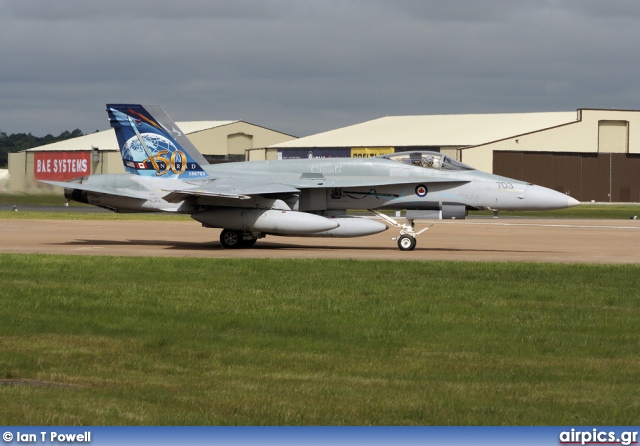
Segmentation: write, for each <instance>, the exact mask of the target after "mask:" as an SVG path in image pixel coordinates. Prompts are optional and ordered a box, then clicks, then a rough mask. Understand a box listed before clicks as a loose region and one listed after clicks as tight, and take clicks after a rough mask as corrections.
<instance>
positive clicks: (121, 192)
mask: <svg viewBox="0 0 640 446" xmlns="http://www.w3.org/2000/svg"><path fill="white" fill-rule="evenodd" d="M39 181H40V182H41V183H47V184H51V185H52V186H58V187H63V188H65V189H74V190H83V191H86V192H94V193H97V194H106V195H114V196H118V197H128V198H139V199H143V200H146V199H147V198H148V194H147V193H145V192H143V191H141V192H140V193H136V192H135V191H133V190H131V189H118V190H115V189H107V188H104V187H99V186H95V185H91V184H81V183H76V182H74V181H45V180H39Z"/></svg>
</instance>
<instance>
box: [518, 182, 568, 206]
mask: <svg viewBox="0 0 640 446" xmlns="http://www.w3.org/2000/svg"><path fill="white" fill-rule="evenodd" d="M525 202H526V207H527V209H531V210H535V209H564V208H568V207H571V206H576V205H578V204H580V202H579V201H578V200H576V199H575V198H572V197H570V196H568V195H566V194H563V193H561V192H557V191H555V190H552V189H548V188H546V187H542V186H536V185H530V186H527V193H526V198H525Z"/></svg>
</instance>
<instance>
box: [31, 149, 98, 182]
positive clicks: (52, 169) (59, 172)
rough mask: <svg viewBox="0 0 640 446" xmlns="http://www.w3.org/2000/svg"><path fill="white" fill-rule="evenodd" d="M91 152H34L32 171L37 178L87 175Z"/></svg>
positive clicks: (89, 168) (56, 178) (62, 178)
mask: <svg viewBox="0 0 640 446" xmlns="http://www.w3.org/2000/svg"><path fill="white" fill-rule="evenodd" d="M90 161H91V152H89V151H84V152H36V153H35V154H34V159H33V173H34V175H35V177H36V179H37V180H72V179H74V178H78V177H82V176H85V175H89V174H90V173H91V172H90V170H91V163H90Z"/></svg>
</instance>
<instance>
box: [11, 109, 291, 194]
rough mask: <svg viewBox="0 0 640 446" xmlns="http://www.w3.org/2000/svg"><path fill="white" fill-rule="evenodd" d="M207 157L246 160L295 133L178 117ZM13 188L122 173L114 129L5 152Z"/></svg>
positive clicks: (33, 187)
mask: <svg viewBox="0 0 640 446" xmlns="http://www.w3.org/2000/svg"><path fill="white" fill-rule="evenodd" d="M177 124H178V126H179V127H180V129H181V130H182V131H183V132H184V133H185V135H187V137H188V138H189V140H191V142H192V143H193V144H194V145H195V146H196V147H197V148H198V150H199V151H200V152H201V153H202V154H203V155H204V157H205V158H207V160H208V161H209V162H210V163H216V162H224V161H244V160H245V153H246V151H247V150H250V149H253V148H254V147H266V146H269V145H272V144H275V143H279V142H283V141H288V140H290V139H293V138H295V137H294V136H291V135H287V134H285V133H281V132H277V131H274V130H270V129H267V128H264V127H260V126H257V125H254V124H250V123H247V122H244V121H189V122H178V123H177ZM9 173H10V175H9V184H8V189H9V190H10V191H11V192H41V193H42V192H48V191H53V190H54V187H53V186H49V185H47V184H43V183H39V182H38V181H37V180H39V179H42V180H47V179H48V180H57V181H66V180H70V179H72V178H77V177H81V176H84V175H90V174H104V173H124V167H123V165H122V158H121V157H120V153H119V149H118V141H117V139H116V134H115V132H114V131H113V129H109V130H105V131H102V132H96V133H93V134H90V135H85V136H81V137H79V138H74V139H69V140H66V141H61V142H57V143H53V144H47V145H45V146H40V147H35V148H32V149H29V150H26V151H23V152H19V153H11V154H9Z"/></svg>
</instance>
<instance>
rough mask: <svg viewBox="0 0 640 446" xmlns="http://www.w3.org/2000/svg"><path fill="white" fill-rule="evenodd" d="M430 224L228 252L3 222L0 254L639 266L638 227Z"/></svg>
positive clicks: (173, 234)
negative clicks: (404, 234)
mask: <svg viewBox="0 0 640 446" xmlns="http://www.w3.org/2000/svg"><path fill="white" fill-rule="evenodd" d="M431 223H433V226H432V227H431V228H430V229H429V230H427V231H426V232H425V233H423V234H422V235H420V236H419V237H418V244H417V247H416V249H415V250H413V251H408V252H407V251H400V250H399V249H398V247H397V245H396V242H395V241H392V240H391V238H392V237H393V236H396V235H397V230H396V229H394V228H390V229H389V230H388V231H385V232H383V233H380V234H377V235H372V236H367V237H359V238H349V239H338V238H306V237H304V238H303V237H275V236H267V237H266V238H264V239H261V240H258V242H257V243H256V245H255V246H254V247H253V248H249V249H238V250H227V249H224V248H222V247H221V246H220V242H219V241H218V237H219V234H220V230H218V229H207V228H203V227H201V226H200V225H199V224H198V223H197V222H195V221H194V222H190V221H175V222H172V221H129V220H127V221H113V220H109V221H103V220H53V219H51V220H31V219H24V220H22V219H7V220H0V252H4V253H8V252H11V253H47V254H67V255H109V256H115V255H121V256H162V257H172V256H173V257H202V258H215V257H220V258H343V259H384V260H421V261H429V260H457V261H498V262H515V261H518V262H519V261H527V262H552V263H553V262H557V263H630V264H640V249H639V248H638V246H640V220H558V219H519V218H509V219H503V218H499V219H491V218H486V219H485V218H477V219H476V218H474V219H467V220H453V221H452V220H445V221H435V222H427V221H425V222H419V221H416V228H417V229H420V227H422V226H423V225H428V224H431Z"/></svg>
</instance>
